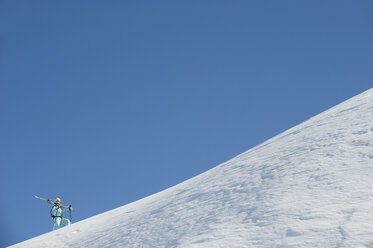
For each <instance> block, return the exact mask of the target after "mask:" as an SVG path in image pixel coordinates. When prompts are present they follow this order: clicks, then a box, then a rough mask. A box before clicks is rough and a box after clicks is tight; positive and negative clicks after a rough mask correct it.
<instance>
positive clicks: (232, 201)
mask: <svg viewBox="0 0 373 248" xmlns="http://www.w3.org/2000/svg"><path fill="white" fill-rule="evenodd" d="M12 247H28V248H30V247H100V248H102V247H209V248H210V247H224V248H227V247H229V248H233V247H278V248H279V247H312V248H315V247H323V248H325V247H360V248H361V247H373V88H372V89H370V90H368V91H366V92H364V93H362V94H360V95H358V96H356V97H354V98H351V99H349V100H347V101H345V102H343V103H342V104H340V105H337V106H335V107H333V108H331V109H329V110H328V111H325V112H323V113H321V114H319V115H317V116H315V117H313V118H312V119H310V120H308V121H306V122H304V123H302V124H300V125H298V126H296V127H294V128H291V129H290V130H288V131H286V132H284V133H282V134H280V135H278V136H276V137H274V138H272V139H270V140H268V141H266V142H264V143H262V144H261V145H259V146H257V147H254V148H253V149H250V150H249V151H247V152H245V153H243V154H241V155H239V156H237V157H235V158H233V159H231V160H229V161H227V162H225V163H223V164H221V165H219V166H217V167H215V168H213V169H211V170H209V171H207V172H205V173H203V174H201V175H199V176H197V177H194V178H192V179H190V180H188V181H185V182H183V183H181V184H179V185H176V186H174V187H172V188H169V189H167V190H164V191H162V192H160V193H157V194H154V195H152V196H149V197H147V198H144V199H142V200H139V201H136V202H133V203H131V204H128V205H125V206H123V207H120V208H117V209H114V210H111V211H108V212H105V213H103V214H100V215H97V216H94V217H92V218H89V219H86V220H83V221H80V222H78V223H75V224H73V225H72V226H70V227H66V228H63V229H60V230H57V231H53V232H50V233H47V234H44V235H41V236H39V237H36V238H33V239H30V240H27V241H25V242H22V243H19V244H16V245H14V246H12Z"/></svg>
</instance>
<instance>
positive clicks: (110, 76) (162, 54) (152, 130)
mask: <svg viewBox="0 0 373 248" xmlns="http://www.w3.org/2000/svg"><path fill="white" fill-rule="evenodd" d="M372 13H373V2H372V1H359V0H353V1H352V0H351V1H340V0H338V1H324V0H322V1H295V0H294V1H193V0H192V1H190V0H188V1H94V0H89V1H88V0H87V1H83V0H82V1H49V0H48V1H47V0H45V1H42V0H39V1H22V0H20V1H12V0H6V1H4V0H3V1H0V111H1V112H0V113H1V115H0V163H1V164H0V165H1V167H0V220H1V221H0V247H3V246H4V245H5V246H6V245H10V244H14V243H17V242H20V241H23V240H25V239H29V238H32V237H34V236H37V235H40V234H43V233H45V232H48V231H50V230H51V229H52V220H51V218H50V216H49V209H50V206H49V205H47V204H46V203H44V202H42V201H39V200H36V199H34V198H33V195H34V194H37V195H40V196H42V197H47V198H53V199H54V198H55V197H57V196H58V197H60V198H61V199H62V203H63V204H65V205H69V204H72V205H73V206H74V207H75V208H76V211H75V212H74V213H73V222H74V221H79V220H83V219H85V218H88V217H91V216H94V215H97V214H99V213H102V212H104V211H107V210H111V209H113V208H116V207H119V206H122V205H125V204H127V203H130V202H132V201H135V200H138V199H141V198H143V197H145V196H148V195H150V194H153V193H156V192H159V191H160V190H163V189H166V188H168V187H170V186H173V185H175V184H177V183H180V182H182V181H184V180H186V179H189V178H191V177H193V176H195V175H198V174H200V173H202V172H204V171H206V170H208V169H210V168H213V167H214V166H216V165H218V164H220V163H222V162H225V161H226V160H228V159H230V158H232V157H234V156H236V155H238V154H240V153H242V152H244V151H246V150H248V149H250V148H252V147H254V146H255V145H257V144H260V143H261V142H263V141H265V140H267V139H268V138H271V137H273V136H274V135H277V134H279V133H281V132H282V131H285V130H287V129H289V128H291V127H293V126H295V125H297V124H299V123H301V122H302V121H305V120H306V119H308V118H310V117H312V116H314V115H316V114H318V113H320V112H322V111H324V110H326V109H328V108H330V107H332V106H334V105H336V104H338V103H340V102H341V101H344V100H346V99H348V98H350V97H352V96H354V95H356V94H359V93H361V92H363V91H365V90H367V89H369V88H371V87H373V70H372V68H373V59H372V58H373V46H372V44H373V32H372V30H373V15H372Z"/></svg>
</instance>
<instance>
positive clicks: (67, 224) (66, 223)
mask: <svg viewBox="0 0 373 248" xmlns="http://www.w3.org/2000/svg"><path fill="white" fill-rule="evenodd" d="M61 226H70V220H68V219H65V218H63V219H62V220H61Z"/></svg>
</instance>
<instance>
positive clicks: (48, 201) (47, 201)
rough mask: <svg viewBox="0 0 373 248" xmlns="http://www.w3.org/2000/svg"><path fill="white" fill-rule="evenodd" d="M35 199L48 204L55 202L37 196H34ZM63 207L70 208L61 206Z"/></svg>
mask: <svg viewBox="0 0 373 248" xmlns="http://www.w3.org/2000/svg"><path fill="white" fill-rule="evenodd" d="M34 197H35V198H36V199H39V200H42V201H45V202H46V203H49V204H53V201H52V200H51V199H45V198H42V197H39V196H37V195H34ZM61 207H64V208H69V207H68V206H64V205H61ZM72 211H74V209H73V210H72Z"/></svg>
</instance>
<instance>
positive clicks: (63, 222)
mask: <svg viewBox="0 0 373 248" xmlns="http://www.w3.org/2000/svg"><path fill="white" fill-rule="evenodd" d="M64 226H70V221H69V220H68V219H65V218H60V217H57V218H54V225H53V230H57V229H59V228H61V227H64Z"/></svg>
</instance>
